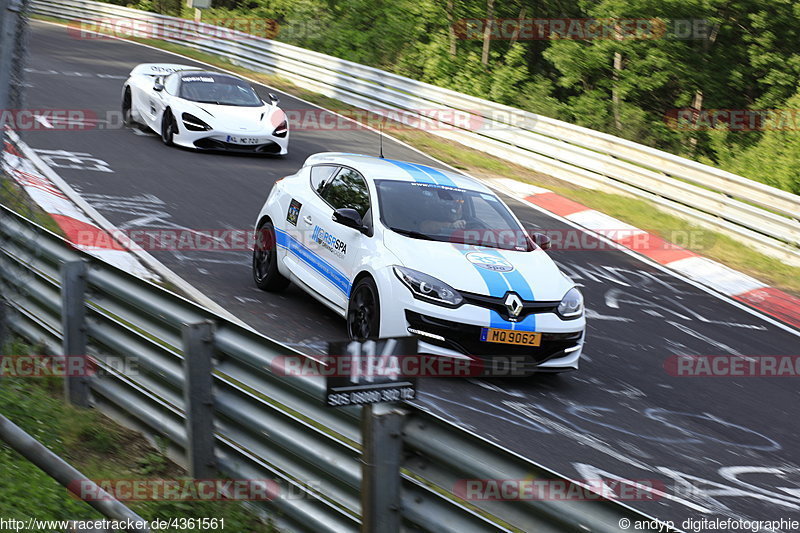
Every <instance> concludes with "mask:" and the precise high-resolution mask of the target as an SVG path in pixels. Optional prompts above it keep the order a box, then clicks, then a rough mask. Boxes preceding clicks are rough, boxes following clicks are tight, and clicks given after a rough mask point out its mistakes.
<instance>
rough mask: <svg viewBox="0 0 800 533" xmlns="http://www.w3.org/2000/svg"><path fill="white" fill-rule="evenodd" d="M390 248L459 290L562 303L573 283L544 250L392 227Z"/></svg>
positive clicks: (388, 238)
mask: <svg viewBox="0 0 800 533" xmlns="http://www.w3.org/2000/svg"><path fill="white" fill-rule="evenodd" d="M384 244H385V246H386V247H387V248H388V249H389V250H390V251H391V252H392V253H394V254H395V255H396V256H397V257H398V258H400V260H401V261H402V266H405V267H408V268H411V269H414V270H418V271H420V272H423V273H425V274H428V275H429V276H433V277H435V278H438V279H440V280H442V281H444V282H445V283H447V284H448V285H450V286H452V287H453V288H454V289H457V290H460V291H465V292H471V293H474V294H482V295H487V296H496V297H501V296H503V295H504V294H505V293H506V292H508V291H513V292H516V293H518V294H519V295H520V297H522V298H523V299H524V300H531V299H532V300H537V301H560V300H561V299H562V298H563V297H564V295H565V294H566V293H567V291H568V290H569V289H570V288H571V287H573V286H574V283H573V282H572V281H570V280H569V279H568V278H567V277H566V276H564V275H563V274H562V273H561V271H560V270H559V269H558V267H557V266H556V264H555V263H554V262H553V260H552V259H550V257H549V256H548V255H547V254H546V253H545V252H544V251H542V250H539V249H537V250H534V251H532V252H519V251H514V250H501V249H497V248H487V247H484V246H471V245H463V244H456V243H450V242H440V241H427V240H422V239H412V238H411V237H406V236H404V235H400V234H398V233H395V232H393V231H390V230H386V231H385V233H384Z"/></svg>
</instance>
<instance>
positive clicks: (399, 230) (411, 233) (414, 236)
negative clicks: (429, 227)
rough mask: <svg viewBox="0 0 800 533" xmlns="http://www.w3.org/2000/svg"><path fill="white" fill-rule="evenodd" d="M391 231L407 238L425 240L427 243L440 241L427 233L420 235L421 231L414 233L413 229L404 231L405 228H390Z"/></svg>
mask: <svg viewBox="0 0 800 533" xmlns="http://www.w3.org/2000/svg"><path fill="white" fill-rule="evenodd" d="M389 229H390V230H392V231H394V232H395V233H399V234H400V235H405V236H406V237H411V238H412V239H424V240H426V241H438V240H439V239H437V238H436V237H434V236H433V235H428V234H427V233H420V232H419V231H414V230H411V229H403V228H391V227H390V228H389Z"/></svg>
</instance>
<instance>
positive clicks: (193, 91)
mask: <svg viewBox="0 0 800 533" xmlns="http://www.w3.org/2000/svg"><path fill="white" fill-rule="evenodd" d="M180 97H181V98H183V99H185V100H191V101H192V102H197V103H200V104H216V105H231V106H242V107H259V106H261V105H263V104H262V102H261V99H260V98H259V97H258V95H257V94H256V92H255V91H254V90H253V88H252V87H250V85H248V84H247V83H246V82H244V81H242V80H240V79H237V78H234V77H232V76H226V75H221V74H213V73H210V72H199V73H195V72H193V73H191V74H189V75H186V76H183V78H181V90H180Z"/></svg>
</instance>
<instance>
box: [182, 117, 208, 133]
mask: <svg viewBox="0 0 800 533" xmlns="http://www.w3.org/2000/svg"><path fill="white" fill-rule="evenodd" d="M181 119H183V125H184V126H186V129H187V130H189V131H208V130H210V129H211V126H209V125H208V124H206V123H205V122H203V121H202V120H200V119H199V118H197V117H196V116H194V115H190V114H189V113H184V114H183V115H181Z"/></svg>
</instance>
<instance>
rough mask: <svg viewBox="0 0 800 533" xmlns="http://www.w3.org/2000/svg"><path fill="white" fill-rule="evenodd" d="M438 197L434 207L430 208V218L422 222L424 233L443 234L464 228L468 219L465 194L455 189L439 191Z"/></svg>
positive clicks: (420, 226)
mask: <svg viewBox="0 0 800 533" xmlns="http://www.w3.org/2000/svg"><path fill="white" fill-rule="evenodd" d="M437 193H438V194H437V195H435V196H434V198H436V199H437V201H436V202H435V205H434V206H432V207H433V209H429V210H428V213H429V214H430V215H431V218H430V219H429V220H423V221H422V222H420V225H419V228H420V231H421V232H422V233H428V234H434V235H435V234H441V233H445V232H447V231H452V230H459V229H464V228H465V227H466V225H467V221H466V220H464V196H463V194H461V193H454V192H453V191H437Z"/></svg>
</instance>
